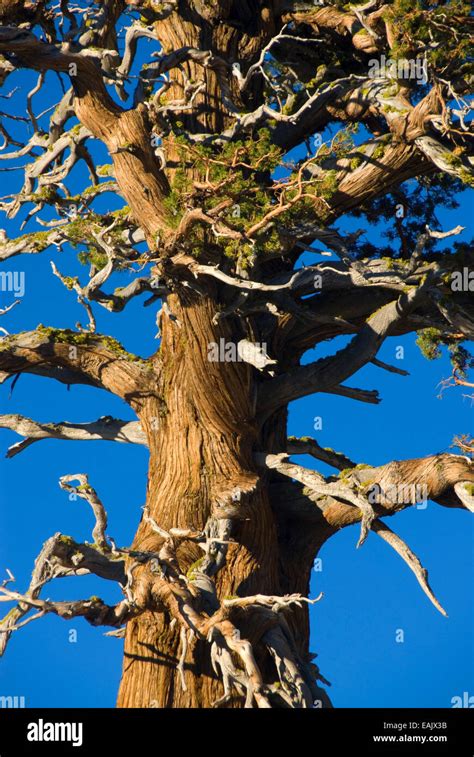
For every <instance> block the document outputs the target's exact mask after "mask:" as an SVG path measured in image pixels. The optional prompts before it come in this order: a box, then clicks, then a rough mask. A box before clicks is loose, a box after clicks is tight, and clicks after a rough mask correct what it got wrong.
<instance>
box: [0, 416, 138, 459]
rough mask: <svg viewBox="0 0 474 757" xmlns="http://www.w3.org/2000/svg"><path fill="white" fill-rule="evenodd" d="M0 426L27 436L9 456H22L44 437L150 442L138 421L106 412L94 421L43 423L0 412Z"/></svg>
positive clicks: (134, 442) (10, 450)
mask: <svg viewBox="0 0 474 757" xmlns="http://www.w3.org/2000/svg"><path fill="white" fill-rule="evenodd" d="M0 428H8V429H10V430H11V431H15V432H16V433H17V434H20V435H21V436H24V437H25V438H24V439H23V441H21V442H18V443H17V444H14V445H12V446H11V447H9V449H8V452H7V455H6V456H7V457H14V456H15V455H18V454H19V453H20V452H22V451H23V450H24V449H26V448H27V447H29V446H30V445H31V444H34V443H35V442H38V441H40V440H41V439H68V440H70V441H100V440H104V441H112V442H125V443H130V444H143V445H146V443H147V442H146V437H145V434H144V432H143V431H142V428H141V426H140V423H139V422H138V421H122V420H119V419H118V418H112V417H111V416H110V415H104V416H102V417H101V418H99V419H98V420H97V421H92V422H91V423H68V422H67V421H64V422H61V423H39V422H38V421H33V420H31V418H25V417H24V416H22V415H0Z"/></svg>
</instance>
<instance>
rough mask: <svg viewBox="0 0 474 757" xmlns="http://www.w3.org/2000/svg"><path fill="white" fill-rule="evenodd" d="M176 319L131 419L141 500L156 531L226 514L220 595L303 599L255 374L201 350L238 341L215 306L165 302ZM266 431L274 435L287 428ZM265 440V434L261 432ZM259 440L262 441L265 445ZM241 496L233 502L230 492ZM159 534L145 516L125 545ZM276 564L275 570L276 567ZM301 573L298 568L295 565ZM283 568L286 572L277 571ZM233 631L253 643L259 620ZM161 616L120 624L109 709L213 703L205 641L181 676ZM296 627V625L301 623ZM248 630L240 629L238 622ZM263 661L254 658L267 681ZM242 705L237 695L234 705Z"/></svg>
mask: <svg viewBox="0 0 474 757" xmlns="http://www.w3.org/2000/svg"><path fill="white" fill-rule="evenodd" d="M170 308H171V311H172V313H173V316H174V318H177V319H178V320H177V321H174V320H170V319H168V318H166V319H164V320H165V323H164V328H163V335H162V346H161V349H160V353H159V355H160V357H159V358H157V359H158V360H159V362H160V375H161V376H162V377H163V379H162V384H161V386H160V396H157V397H153V398H150V399H149V400H148V402H147V404H146V409H145V410H144V412H143V414H142V415H141V417H140V420H141V423H142V425H143V427H144V429H145V431H146V433H147V436H148V441H149V447H150V469H149V478H148V493H147V507H148V510H149V514H150V515H151V517H152V518H153V519H154V521H155V522H156V523H157V524H159V526H160V527H161V528H164V529H167V530H168V529H170V528H173V527H179V528H192V529H193V530H198V531H202V530H203V529H204V527H205V525H206V523H207V522H208V520H209V518H210V517H211V516H213V517H214V518H216V519H224V518H225V517H226V516H231V515H235V513H236V512H237V510H238V520H233V521H232V522H233V523H234V526H233V530H232V533H231V539H232V540H235V543H232V544H230V545H229V547H228V551H227V556H226V561H225V564H224V565H223V567H222V568H221V569H220V570H219V572H218V573H217V575H216V587H217V594H218V597H219V598H224V597H230V596H244V595H252V594H266V595H279V594H281V593H285V592H286V591H287V589H288V588H289V586H290V584H291V590H292V591H293V592H294V591H301V592H302V593H303V594H307V590H308V577H309V569H308V565H306V570H301V571H300V572H299V573H298V576H299V579H298V580H296V581H295V580H294V579H295V577H296V576H295V575H291V573H292V570H291V566H290V565H289V564H288V565H286V566H280V568H279V557H280V555H279V545H278V534H277V524H276V522H275V518H274V516H273V513H272V510H271V507H270V503H269V494H268V487H267V486H266V485H265V482H264V481H262V480H260V477H259V474H258V472H257V470H256V468H255V464H254V462H253V451H254V450H255V449H256V448H258V446H259V442H260V441H261V440H259V432H258V429H257V425H256V421H255V417H254V405H255V393H256V387H255V378H254V374H255V369H254V368H252V367H251V366H249V365H247V364H246V363H245V362H239V361H236V362H225V361H219V362H211V361H209V360H208V345H210V344H211V343H212V342H215V343H217V344H219V340H220V339H224V340H225V343H226V344H227V343H229V342H232V343H233V344H236V342H237V341H238V340H239V339H240V338H242V337H243V334H241V335H236V334H235V333H232V331H231V328H230V326H229V325H228V321H227V320H226V319H221V320H220V321H219V325H218V326H215V325H213V323H212V319H213V317H214V315H215V313H216V310H217V307H216V303H215V302H213V301H212V300H211V299H204V298H202V297H199V299H195V298H194V297H193V296H189V295H186V296H185V297H182V298H181V301H178V298H177V297H173V298H172V299H171V298H170ZM284 425H285V424H284V418H283V419H280V421H279V426H280V429H278V428H275V427H272V429H271V435H273V436H275V434H276V433H277V432H278V430H280V433H283V431H284ZM269 435H270V431H269V430H268V429H267V431H266V437H267V440H268V437H269ZM267 443H268V441H267ZM233 492H240V493H241V494H240V501H239V502H238V503H234V502H233V501H232V493H233ZM161 541H162V539H161V538H160V536H159V535H158V534H157V533H156V532H154V531H153V529H152V527H151V526H150V523H149V522H148V521H145V520H144V519H142V522H141V524H140V526H139V529H138V533H137V535H136V538H135V542H134V548H135V549H140V550H156V549H157V548H158V547H159V544H160V542H161ZM177 557H178V560H179V565H180V568H181V570H183V571H187V570H189V568H190V566H191V565H193V563H195V562H196V561H197V560H199V558H201V557H202V551H201V550H200V549H199V547H197V546H195V545H192V544H189V542H186V543H185V544H184V545H182V546H181V547H180V548H179V550H178V553H177ZM282 567H283V571H282ZM300 568H303V565H301V566H300ZM285 574H286V575H285ZM300 612H301V613H304V616H305V620H304V622H303V626H302V627H303V632H302V633H300V637H299V640H298V647H299V652H300V653H301V654H304V653H306V652H307V644H308V623H307V611H306V610H301V611H300ZM255 618H258V615H253V616H252V623H253V625H252V627H251V628H250V627H246V628H245V627H242V628H241V631H242V636H244V635H245V637H246V638H249V640H250V641H251V642H252V643H253V644H254V645H255V644H256V643H257V642H258V640H259V638H260V637H261V636H262V635H263V634H264V633H265V631H266V630H267V627H266V625H265V623H262V624H259V623H258V622H257V623H256V622H255ZM170 621H171V619H170V617H169V616H168V615H167V613H151V612H147V613H145V614H143V615H140V616H139V617H138V618H136V619H135V620H132V621H131V622H129V623H128V626H127V632H126V639H125V658H124V667H123V678H122V682H121V687H120V692H119V697H118V705H119V706H121V707H210V706H212V703H213V702H214V701H215V700H217V699H218V698H219V697H221V696H222V693H223V691H222V683H221V681H219V680H218V679H217V676H216V675H214V673H213V671H212V667H211V664H210V655H209V644H207V643H206V642H203V641H199V640H196V639H194V640H192V641H191V643H190V644H189V647H188V651H187V655H186V660H185V663H184V682H185V687H186V690H184V687H183V685H182V681H181V676H180V673H179V671H178V669H177V665H178V662H179V658H180V631H179V628H178V627H177V624H172V623H170ZM300 625H301V624H300ZM244 626H245V624H244ZM269 663H270V661H269V659H267V660H262V661H261V665H262V666H263V670H265V671H266V674H267V675H268V676H270V680H273V681H274V680H276V679H277V675H276V672H275V671H274V670H273V671H272V669H271V668H272V665H271V664H269ZM233 704H234V705H235V706H241V704H242V702H241V700H239V699H238V698H237V699H235V701H233Z"/></svg>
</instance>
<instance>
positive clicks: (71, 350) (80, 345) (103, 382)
mask: <svg viewBox="0 0 474 757" xmlns="http://www.w3.org/2000/svg"><path fill="white" fill-rule="evenodd" d="M0 370H1V371H2V372H4V373H6V374H14V373H33V374H36V375H40V376H49V377H51V378H55V379H56V380H58V381H60V382H62V383H65V384H74V383H75V384H87V385H90V386H96V387H100V388H102V389H107V390H108V391H110V392H112V393H113V394H117V395H118V396H120V397H122V398H123V399H125V400H127V401H128V402H130V403H131V404H135V403H136V402H139V397H138V396H137V392H138V389H139V387H140V388H143V386H144V384H145V386H146V384H147V383H148V381H149V380H150V379H148V381H147V380H146V376H147V372H146V369H145V367H144V366H143V364H141V363H140V360H139V359H138V358H136V356H134V355H130V353H127V352H126V351H125V350H124V349H123V347H122V346H121V345H120V344H119V343H118V342H116V341H115V340H111V339H109V338H108V337H102V336H100V335H99V334H81V333H78V332H74V331H70V330H68V329H63V330H61V329H46V328H44V327H38V329H37V330H36V331H25V332H23V333H21V334H12V335H11V336H7V337H3V338H1V339H0ZM148 376H149V374H148ZM144 379H145V381H144Z"/></svg>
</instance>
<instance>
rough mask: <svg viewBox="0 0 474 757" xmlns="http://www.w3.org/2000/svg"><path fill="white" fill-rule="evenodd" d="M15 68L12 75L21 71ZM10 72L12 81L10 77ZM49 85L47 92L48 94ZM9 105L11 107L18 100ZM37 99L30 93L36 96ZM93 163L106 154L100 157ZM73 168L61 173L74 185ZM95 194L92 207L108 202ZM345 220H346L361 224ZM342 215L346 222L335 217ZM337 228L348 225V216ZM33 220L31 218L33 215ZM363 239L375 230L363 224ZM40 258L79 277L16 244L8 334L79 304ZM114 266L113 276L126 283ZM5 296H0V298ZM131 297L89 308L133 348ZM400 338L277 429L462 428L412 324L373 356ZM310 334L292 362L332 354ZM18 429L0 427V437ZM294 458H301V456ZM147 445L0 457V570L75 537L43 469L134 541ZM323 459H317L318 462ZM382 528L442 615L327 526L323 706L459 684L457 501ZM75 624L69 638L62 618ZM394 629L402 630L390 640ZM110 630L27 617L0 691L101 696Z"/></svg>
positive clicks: (68, 702)
mask: <svg viewBox="0 0 474 757" xmlns="http://www.w3.org/2000/svg"><path fill="white" fill-rule="evenodd" d="M17 80H18V81H20V82H22V81H24V80H25V75H24V74H20V75H18V76H17ZM12 81H13V80H12ZM54 94H55V92H53V91H52V100H53V99H54ZM20 95H21V93H19V94H18V96H15V97H14V98H13V100H12V101H11V102H10V103H9V106H10V107H12V106H13V107H15V105H16V107H18V109H21V111H22V110H23V105H22V101H21V97H20ZM47 105H48V103H47V102H44V103H42V106H43V107H46V106H47ZM98 162H108V161H107V158H106V156H105V154H103V153H102V154H101V155H100V157H99V158H98ZM2 178H3V182H2V185H3V190H2V194H6V193H7V192H10V191H14V190H15V189H16V188H17V187H18V186H19V184H20V183H21V176H20V175H19V174H13V173H7V174H3V175H2ZM84 178H85V177H84V171H83V169H82V168H81V169H78V170H76V171H75V176H74V182H75V183H76V185H77V186H79V185H80V184H81V182H83V180H84ZM115 202H116V201H115V198H114V197H113V196H112V195H107V196H105V197H104V198H101V200H100V202H99V203H97V205H96V207H97V209H99V210H101V209H105V208H113V207H116V205H115V204H114V203H115ZM471 216H472V206H471V208H469V206H468V200H467V199H463V203H462V208H461V210H459V211H456V212H454V213H443V212H441V213H440V221H441V223H442V225H443V228H445V229H447V228H451V227H452V226H454V225H456V224H457V223H459V222H461V223H463V224H464V225H466V226H467V227H468V229H467V231H466V232H465V233H464V236H462V237H460V239H469V238H470V237H471V236H472V224H470V217H471ZM0 225H2V226H4V227H5V228H6V229H7V231H8V234H9V236H14V235H15V233H17V232H18V223H17V221H16V220H15V221H5V220H0ZM363 225H364V224H363V221H362V220H361V219H358V220H357V222H356V227H357V228H358V227H360V226H363ZM343 226H346V227H347V223H345V224H341V228H342V227H343ZM349 226H350V224H349ZM29 228H31V229H32V230H35V229H36V228H38V227H37V226H36V225H35V223H34V221H33V222H32V223H31V224H30V227H29ZM371 238H372V241H374V236H372V237H371ZM53 258H54V259H55V261H56V263H57V265H58V267H59V268H60V270H61V271H62V272H63V273H64V274H66V275H75V274H79V275H81V276H82V277H83V279H82V280H84V277H85V276H86V275H87V269H85V268H83V267H82V266H79V264H78V263H77V261H76V259H75V254H74V253H73V252H71V251H70V250H69V251H67V250H66V251H65V252H64V253H61V254H58V253H55V252H54V253H53V252H51V251H47V252H43V253H42V254H41V255H34V256H32V255H29V256H27V255H25V256H21V257H17V258H14V259H12V260H11V261H9V262H7V263H6V264H5V267H4V269H5V270H13V271H24V272H25V274H26V294H25V297H24V298H23V300H22V302H21V305H19V306H18V307H17V308H15V309H14V310H13V311H12V312H11V313H9V314H8V315H7V316H4V317H3V318H2V319H1V324H0V325H1V326H3V327H5V328H7V329H8V330H9V331H11V332H15V331H21V330H24V329H31V328H34V327H35V326H36V325H37V324H38V323H40V322H41V323H43V324H46V325H52V326H56V327H68V328H74V324H75V322H76V321H77V320H82V322H84V319H85V314H84V310H83V309H82V308H80V306H78V305H77V304H76V302H75V295H74V294H72V293H71V292H69V291H67V290H66V289H65V288H64V287H63V286H62V284H61V283H60V282H59V280H58V279H56V278H55V277H53V276H52V274H51V269H50V264H49V261H50V260H51V259H53ZM126 276H127V275H125V276H124V277H121V278H120V284H121V285H123V284H124V283H126ZM10 301H11V296H10V295H8V294H4V293H0V308H1V307H2V306H4V305H7V304H9V303H10ZM142 302H143V300H140V299H136V300H135V301H133V302H132V303H131V304H130V305H129V306H128V307H127V308H126V310H125V312H124V313H123V314H120V315H111V314H109V313H107V312H106V311H105V310H103V309H100V308H97V309H96V313H97V321H98V331H100V332H103V333H110V334H112V335H113V336H115V337H117V338H118V339H120V340H121V341H122V343H123V344H124V346H125V347H126V348H127V349H128V350H130V351H133V352H136V353H138V354H142V355H145V356H146V355H149V354H151V353H152V352H153V351H154V350H155V349H156V347H157V342H156V340H155V339H154V336H155V333H156V326H155V316H156V309H154V308H143V307H142ZM400 344H402V345H404V347H405V360H404V362H403V363H398V364H399V365H400V366H401V367H403V368H405V369H406V370H409V371H410V376H409V377H406V378H402V377H400V376H395V375H392V374H387V373H386V372H383V371H381V370H379V369H377V368H375V367H373V366H370V367H367V368H364V369H363V370H361V371H360V372H359V373H358V374H357V376H356V377H355V378H354V379H352V380H351V382H350V383H351V384H352V385H355V386H360V387H366V388H378V389H379V391H380V393H381V395H382V397H383V402H382V404H381V405H379V406H372V405H364V404H358V403H355V402H353V401H350V400H347V399H344V398H338V397H332V396H326V395H315V396H313V397H309V398H305V399H304V400H301V401H298V402H297V403H294V405H293V406H292V408H291V414H290V427H289V432H290V433H291V434H294V435H313V434H314V431H313V418H314V417H315V416H322V418H323V430H322V431H321V432H318V433H317V434H316V436H317V438H318V441H319V442H320V443H321V444H323V445H324V446H330V447H333V448H335V449H338V450H342V451H344V452H345V453H346V454H347V455H349V456H350V457H352V458H353V459H354V460H355V461H356V462H365V463H370V464H381V463H384V462H387V461H389V460H391V459H400V458H409V457H415V456H422V455H426V454H432V453H435V452H439V451H443V450H448V449H449V446H450V444H451V441H452V438H453V436H454V435H455V434H461V433H469V432H472V402H471V401H470V400H469V399H466V398H464V397H463V392H462V391H461V390H449V391H447V392H446V393H445V394H444V396H443V398H442V399H438V396H437V395H438V393H439V387H438V383H439V381H440V380H441V379H442V378H443V377H446V376H448V375H449V372H450V367H449V363H448V361H447V359H446V358H445V357H443V358H442V359H441V360H438V361H435V362H433V363H429V362H427V361H426V360H425V359H424V358H422V357H421V355H420V353H419V351H418V348H417V347H416V345H415V342H414V338H413V337H411V336H410V337H406V338H403V339H400V338H396V339H391V340H388V341H387V343H386V344H385V345H384V347H383V349H382V351H381V353H380V357H381V359H383V360H386V361H388V362H393V360H394V356H395V347H396V346H397V345H400ZM339 346H340V345H339V344H337V345H336V343H325V344H323V345H322V346H321V347H320V348H318V350H316V351H315V352H314V353H312V354H311V355H309V356H307V359H314V358H315V356H316V357H319V356H321V355H323V354H327V353H329V352H333V351H335V350H336V349H337V348H338V347H339ZM9 393H10V384H9V383H8V384H6V385H4V386H2V387H0V412H2V413H21V414H24V415H26V416H29V417H33V418H35V419H37V420H40V421H60V420H68V421H77V422H84V421H91V420H94V419H96V418H97V417H99V416H100V415H107V414H111V415H114V416H116V417H122V418H133V413H132V412H131V411H130V409H129V408H128V407H127V406H126V405H125V404H124V403H123V402H121V401H120V400H118V399H117V398H115V397H113V396H111V395H109V394H107V393H106V392H103V391H100V390H97V389H92V388H86V387H77V386H75V387H72V388H71V390H70V391H68V390H67V389H66V387H64V386H62V385H60V384H58V383H56V382H54V381H51V380H47V379H43V378H39V377H29V376H22V377H21V378H20V380H19V381H18V382H17V384H16V387H15V389H14V392H13V395H12V397H10V396H9ZM16 441H19V437H18V436H16V435H15V434H13V433H11V432H8V431H0V445H1V448H2V449H4V450H6V449H7V447H8V446H9V445H10V444H12V443H14V442H16ZM302 462H303V464H306V465H308V467H313V466H314V467H316V464H315V461H314V460H313V461H312V460H310V459H307V460H306V459H305V460H304V461H302ZM146 469H147V452H146V450H145V449H144V448H138V447H134V446H132V445H121V444H112V443H107V442H88V443H80V442H65V441H52V440H47V441H44V442H39V443H38V444H35V445H33V446H32V447H31V448H29V449H27V450H26V451H25V452H23V453H21V454H20V455H18V456H17V457H15V458H14V459H13V460H5V459H3V458H0V528H1V536H0V571H4V569H5V568H7V567H8V568H9V569H10V570H12V571H13V573H14V574H15V576H16V578H17V586H18V588H19V589H22V590H23V589H25V588H26V586H27V584H28V581H29V576H30V573H31V569H32V566H33V561H34V558H35V557H36V555H37V554H38V552H39V550H40V548H41V545H42V543H43V542H44V541H45V539H47V538H48V537H49V536H51V535H52V534H53V533H54V532H56V531H61V532H63V533H65V534H70V535H72V536H73V537H74V538H75V539H77V540H88V539H90V532H91V525H92V519H91V513H90V509H89V507H88V506H87V504H86V503H84V502H83V501H76V502H70V501H69V500H68V497H67V494H66V493H64V492H63V491H61V490H60V489H59V487H58V478H59V477H60V476H61V475H64V474H68V473H79V472H86V473H88V474H89V477H90V482H91V484H92V485H93V486H94V487H95V488H96V489H97V491H98V492H99V494H100V496H101V497H102V499H103V501H104V503H105V505H106V507H107V510H108V513H109V533H110V534H111V535H112V536H113V537H114V538H115V539H116V541H117V542H118V543H120V544H127V543H130V541H131V540H132V538H133V534H134V532H135V529H136V526H137V524H138V522H139V519H140V515H141V510H140V508H141V506H142V505H143V503H144V499H145V484H146ZM321 470H323V468H321ZM390 525H391V527H393V528H394V529H395V530H396V531H397V532H398V533H399V534H400V535H401V536H403V537H404V538H405V539H406V540H407V542H408V543H409V545H410V546H411V547H412V548H413V549H414V550H415V551H416V552H417V554H418V555H419V556H420V558H421V559H422V562H423V564H424V565H425V567H427V568H428V570H429V573H430V580H431V583H432V586H433V588H434V590H435V592H436V593H437V596H438V598H439V599H440V601H441V603H442V604H443V606H444V607H445V609H446V610H447V612H448V615H449V617H448V618H444V617H442V616H441V615H440V614H439V613H437V611H436V610H435V609H434V608H433V607H432V605H431V604H430V603H429V602H428V600H427V599H426V597H425V595H424V594H423V593H422V592H421V590H420V588H419V586H418V584H417V582H416V580H415V579H414V577H413V575H412V574H411V573H410V571H409V570H408V568H407V567H406V566H405V564H404V563H403V562H402V561H401V560H400V558H398V556H397V555H395V553H394V552H392V550H390V548H389V547H388V546H387V545H385V544H384V543H383V542H382V541H381V540H380V539H379V538H378V537H377V536H375V535H374V534H371V535H370V537H369V539H368V541H367V542H366V544H365V545H364V546H363V547H362V548H361V549H359V550H356V549H355V544H356V541H357V536H358V533H357V528H355V527H353V528H349V529H346V530H344V531H343V532H341V533H340V534H338V535H336V536H334V537H333V538H332V539H331V540H330V541H329V542H328V543H327V544H326V545H325V546H324V548H323V551H322V553H321V557H322V559H323V570H322V572H318V573H316V572H315V573H314V574H313V580H312V587H311V590H312V594H313V595H314V594H315V593H319V591H323V592H324V598H323V599H322V600H321V601H320V602H319V603H318V604H317V605H315V606H314V607H312V608H311V621H312V645H311V648H312V650H313V651H315V652H318V655H319V656H318V660H317V662H318V663H319V665H320V668H321V671H322V673H323V674H324V675H325V676H326V678H328V679H329V680H330V681H331V682H332V684H333V685H332V687H331V689H330V691H329V693H330V695H331V697H332V699H333V702H334V704H335V705H336V706H339V707H344V706H350V707H368V706H376V707H382V706H384V707H385V706H387V707H388V706H394V707H404V706H406V707H449V706H450V705H451V699H452V697H454V696H458V695H459V696H462V693H463V692H464V691H468V692H470V693H471V694H474V681H473V672H474V662H473V658H474V655H473V643H474V641H473V639H474V634H473V630H474V600H473V595H472V585H473V580H474V559H473V549H472V545H473V535H474V531H473V529H474V520H473V516H472V514H469V513H468V512H464V511H461V510H449V509H446V508H441V507H438V506H437V505H435V504H433V503H429V505H428V507H427V509H425V510H416V509H409V510H407V511H405V512H403V513H401V514H399V515H397V516H396V518H394V519H391V520H390ZM92 594H99V595H100V596H101V597H102V598H103V599H104V600H106V601H116V600H118V599H119V598H120V592H119V590H118V589H117V588H115V587H114V586H113V585H112V584H109V583H107V582H103V581H102V582H99V581H98V580H97V579H94V578H91V577H82V578H73V579H61V580H58V581H56V582H55V583H53V584H51V585H49V586H48V587H47V589H46V591H45V595H44V596H47V597H50V598H52V599H66V598H68V599H73V598H83V597H88V596H90V595H92ZM71 628H75V629H77V633H78V641H77V643H70V642H69V640H68V639H69V631H70V629H71ZM398 630H402V631H403V632H404V642H403V643H397V642H396V634H397V631H398ZM122 649H123V642H122V641H121V640H117V639H113V638H112V639H111V638H106V637H104V636H103V630H102V629H94V628H92V627H90V626H89V625H88V624H87V623H86V622H85V621H82V620H75V621H73V622H65V621H62V620H59V619H57V618H54V617H47V618H45V619H43V620H40V621H38V622H35V623H32V624H30V625H28V626H26V627H25V628H24V629H22V630H21V631H19V632H18V633H17V634H15V636H14V638H12V639H11V641H10V644H9V647H8V650H7V654H6V656H5V657H4V658H3V659H2V660H0V695H12V696H13V695H17V696H25V697H26V703H27V706H52V707H59V706H62V707H64V706H66V707H72V706H89V707H106V706H113V705H114V703H115V697H116V692H117V687H118V683H119V679H120V674H121V658H122Z"/></svg>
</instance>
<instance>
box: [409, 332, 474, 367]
mask: <svg viewBox="0 0 474 757" xmlns="http://www.w3.org/2000/svg"><path fill="white" fill-rule="evenodd" d="M462 341H463V339H462V338H461V339H459V338H456V337H452V336H451V335H449V334H444V333H442V332H441V331H439V330H438V329H436V328H428V329H423V330H422V331H420V332H418V338H417V340H416V343H417V345H418V347H419V348H420V351H421V353H422V354H423V355H424V356H425V357H426V358H427V359H428V360H436V359H438V358H439V357H441V355H442V348H443V346H445V347H447V349H448V353H449V357H450V360H451V365H452V366H453V369H454V370H455V371H456V373H457V374H458V375H460V376H462V377H466V375H467V372H468V370H469V369H470V368H473V367H474V359H473V357H472V355H471V353H470V352H468V350H467V349H466V348H465V347H463V346H462V344H461V343H462Z"/></svg>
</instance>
